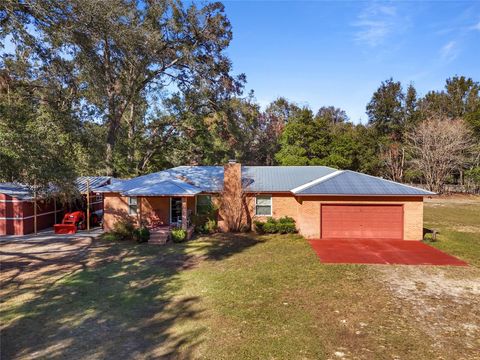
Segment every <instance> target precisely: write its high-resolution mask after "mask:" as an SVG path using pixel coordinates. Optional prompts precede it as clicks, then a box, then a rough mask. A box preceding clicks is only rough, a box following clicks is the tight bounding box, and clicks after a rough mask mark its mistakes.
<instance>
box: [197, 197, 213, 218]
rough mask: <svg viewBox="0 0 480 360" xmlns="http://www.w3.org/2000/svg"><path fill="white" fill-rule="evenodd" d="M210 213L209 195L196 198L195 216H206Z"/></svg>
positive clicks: (210, 200)
mask: <svg viewBox="0 0 480 360" xmlns="http://www.w3.org/2000/svg"><path fill="white" fill-rule="evenodd" d="M211 211H212V197H211V196H210V195H198V196H197V214H198V215H207V214H208V213H210V212H211Z"/></svg>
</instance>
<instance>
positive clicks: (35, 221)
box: [33, 180, 37, 235]
mask: <svg viewBox="0 0 480 360" xmlns="http://www.w3.org/2000/svg"><path fill="white" fill-rule="evenodd" d="M33 233H34V234H35V235H37V180H35V181H34V183H33Z"/></svg>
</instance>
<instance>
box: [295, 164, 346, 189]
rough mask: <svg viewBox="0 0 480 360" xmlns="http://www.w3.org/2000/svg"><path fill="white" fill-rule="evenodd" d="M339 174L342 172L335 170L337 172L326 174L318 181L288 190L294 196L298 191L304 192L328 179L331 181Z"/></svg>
mask: <svg viewBox="0 0 480 360" xmlns="http://www.w3.org/2000/svg"><path fill="white" fill-rule="evenodd" d="M341 173H343V170H337V171H334V172H332V173H330V174H327V175H324V176H322V177H320V178H318V179H315V180H313V181H310V182H308V183H306V184H303V185H300V186H297V187H296V188H294V189H292V190H290V191H291V192H292V193H294V194H296V193H297V192H299V191H302V190H305V189H308V188H310V187H312V186H314V185H317V184H320V183H321V182H324V181H326V180H328V179H331V178H332V177H335V176H337V175H340V174H341Z"/></svg>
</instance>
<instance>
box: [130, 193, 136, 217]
mask: <svg viewBox="0 0 480 360" xmlns="http://www.w3.org/2000/svg"><path fill="white" fill-rule="evenodd" d="M128 213H129V214H130V215H137V198H136V197H129V198H128Z"/></svg>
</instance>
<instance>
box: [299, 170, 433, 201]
mask: <svg viewBox="0 0 480 360" xmlns="http://www.w3.org/2000/svg"><path fill="white" fill-rule="evenodd" d="M293 192H294V193H295V194H296V195H418V196H426V195H435V193H433V192H430V191H426V190H423V189H419V188H415V187H413V186H408V185H403V184H400V183H397V182H394V181H391V180H386V179H382V178H379V177H375V176H371V175H366V174H362V173H358V172H355V171H351V170H345V171H338V172H337V173H336V174H332V176H327V177H326V178H324V179H318V181H316V182H314V183H312V184H310V185H308V186H305V187H303V188H302V189H298V190H297V191H293Z"/></svg>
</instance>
